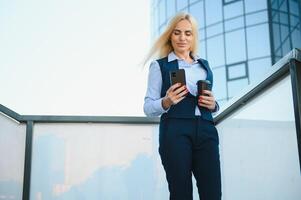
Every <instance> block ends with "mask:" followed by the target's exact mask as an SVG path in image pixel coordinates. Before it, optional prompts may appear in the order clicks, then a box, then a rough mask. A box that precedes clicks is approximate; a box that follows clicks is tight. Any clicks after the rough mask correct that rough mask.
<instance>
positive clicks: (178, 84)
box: [167, 83, 181, 92]
mask: <svg viewBox="0 0 301 200" xmlns="http://www.w3.org/2000/svg"><path fill="white" fill-rule="evenodd" d="M180 86H181V83H175V84H173V85H172V86H170V87H169V89H168V90H167V92H171V91H174V90H175V89H176V88H178V87H180Z"/></svg>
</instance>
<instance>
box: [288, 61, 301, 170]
mask: <svg viewBox="0 0 301 200" xmlns="http://www.w3.org/2000/svg"><path fill="white" fill-rule="evenodd" d="M289 65H290V74H291V82H292V93H293V101H294V113H295V125H296V132H297V142H298V152H299V166H300V172H301V62H299V61H297V60H295V59H291V60H290V62H289Z"/></svg>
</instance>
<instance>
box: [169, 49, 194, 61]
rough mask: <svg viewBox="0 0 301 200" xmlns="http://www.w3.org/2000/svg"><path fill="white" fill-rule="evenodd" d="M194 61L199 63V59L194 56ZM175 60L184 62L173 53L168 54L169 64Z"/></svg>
mask: <svg viewBox="0 0 301 200" xmlns="http://www.w3.org/2000/svg"><path fill="white" fill-rule="evenodd" d="M192 59H193V60H194V62H197V60H198V59H199V57H198V56H197V55H192ZM174 60H183V59H182V58H179V57H178V56H177V55H176V54H175V53H174V52H173V51H172V52H170V53H169V54H168V62H171V61H174Z"/></svg>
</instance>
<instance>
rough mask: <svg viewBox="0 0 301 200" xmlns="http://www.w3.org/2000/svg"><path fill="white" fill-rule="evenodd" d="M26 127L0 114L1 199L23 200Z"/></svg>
mask: <svg viewBox="0 0 301 200" xmlns="http://www.w3.org/2000/svg"><path fill="white" fill-rule="evenodd" d="M25 135H26V126H25V125H24V124H19V123H17V122H15V121H14V120H12V119H10V118H8V117H6V116H5V115H3V114H2V113H0V158H1V159H0V199H20V200H21V199H22V190H23V172H24V155H25Z"/></svg>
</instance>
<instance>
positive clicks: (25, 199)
mask: <svg viewBox="0 0 301 200" xmlns="http://www.w3.org/2000/svg"><path fill="white" fill-rule="evenodd" d="M32 141H33V121H27V126H26V141H25V162H24V176H23V195H22V200H29V199H30V177H31V155H32Z"/></svg>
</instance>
